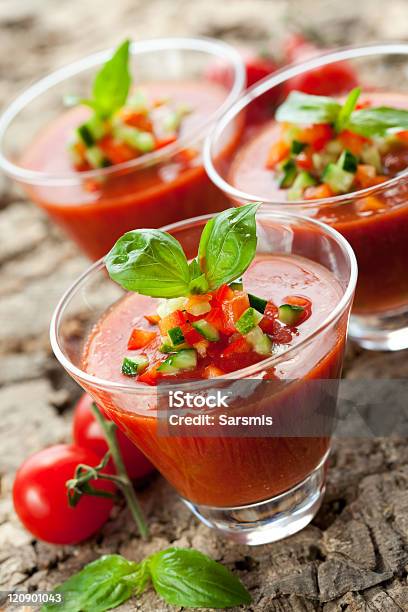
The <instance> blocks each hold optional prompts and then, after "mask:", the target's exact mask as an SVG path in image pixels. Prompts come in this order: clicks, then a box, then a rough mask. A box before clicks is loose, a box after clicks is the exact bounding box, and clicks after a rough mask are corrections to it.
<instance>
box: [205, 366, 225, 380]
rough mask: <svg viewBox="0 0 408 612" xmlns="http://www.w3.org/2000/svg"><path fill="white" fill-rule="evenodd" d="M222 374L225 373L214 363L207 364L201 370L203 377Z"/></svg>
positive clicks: (215, 376)
mask: <svg viewBox="0 0 408 612" xmlns="http://www.w3.org/2000/svg"><path fill="white" fill-rule="evenodd" d="M223 374H225V372H224V371H223V370H221V368H217V366H215V365H209V366H207V367H206V368H204V370H203V377H204V378H217V376H222V375H223Z"/></svg>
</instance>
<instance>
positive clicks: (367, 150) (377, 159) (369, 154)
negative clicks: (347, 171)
mask: <svg viewBox="0 0 408 612" xmlns="http://www.w3.org/2000/svg"><path fill="white" fill-rule="evenodd" d="M361 158H362V160H363V162H364V163H365V164H368V165H369V166H374V168H375V169H376V171H377V172H378V173H379V174H381V173H382V171H383V170H382V162H381V155H380V152H379V150H378V148H377V147H375V146H368V147H364V149H363V150H362V152H361Z"/></svg>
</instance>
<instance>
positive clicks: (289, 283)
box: [82, 255, 347, 507]
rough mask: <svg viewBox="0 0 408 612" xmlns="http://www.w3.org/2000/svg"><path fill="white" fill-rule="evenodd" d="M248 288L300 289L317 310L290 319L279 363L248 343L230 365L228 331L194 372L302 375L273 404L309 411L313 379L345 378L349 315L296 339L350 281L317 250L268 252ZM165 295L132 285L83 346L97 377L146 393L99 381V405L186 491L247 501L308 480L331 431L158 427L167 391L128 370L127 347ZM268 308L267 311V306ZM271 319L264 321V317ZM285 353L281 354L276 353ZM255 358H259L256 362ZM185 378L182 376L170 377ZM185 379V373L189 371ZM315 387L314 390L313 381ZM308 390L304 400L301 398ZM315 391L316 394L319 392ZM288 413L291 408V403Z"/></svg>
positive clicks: (209, 498) (152, 354) (228, 501)
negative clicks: (119, 390) (121, 391)
mask: <svg viewBox="0 0 408 612" xmlns="http://www.w3.org/2000/svg"><path fill="white" fill-rule="evenodd" d="M243 281H244V288H245V291H248V292H249V293H253V294H255V295H257V296H259V297H260V298H264V299H265V300H268V301H273V302H274V303H275V304H282V303H284V302H285V301H287V296H288V295H297V296H300V297H301V298H302V299H303V300H305V301H306V302H307V303H309V304H310V305H311V308H310V309H309V311H308V318H307V319H306V320H304V321H303V322H302V323H301V324H299V325H298V327H296V328H293V327H292V328H290V330H289V331H290V333H289V336H287V337H283V336H279V337H280V338H281V343H279V341H278V343H277V344H276V345H274V346H275V348H274V352H275V351H276V353H279V352H280V353H282V352H284V351H285V350H286V349H288V348H289V347H291V346H293V347H294V352H293V351H292V353H291V356H289V355H288V358H287V359H284V360H282V361H281V362H279V363H278V364H277V365H276V366H275V367H269V368H265V369H264V370H262V360H263V359H264V358H263V357H261V356H260V355H257V356H256V357H253V359H252V360H251V359H249V358H248V355H246V357H245V356H244V355H242V354H240V353H239V352H238V353H237V354H236V355H235V360H234V361H233V362H232V365H231V362H229V364H230V365H229V366H228V364H226V361H227V360H226V357H225V355H224V356H223V348H224V347H223V346H220V343H221V340H220V341H219V342H216V343H214V348H213V349H212V352H211V354H210V356H209V357H207V358H206V359H207V360H204V362H203V363H202V364H201V365H199V366H198V367H197V368H196V370H194V371H192V372H189V375H190V376H192V377H194V378H195V379H200V378H202V371H203V370H202V367H203V365H205V366H206V367H207V368H208V366H209V365H211V366H215V367H217V368H223V370H224V371H229V372H231V370H232V371H234V370H235V371H236V377H235V378H236V379H240V378H241V377H240V374H239V369H240V368H242V367H243V366H248V365H249V364H250V363H252V364H253V363H257V362H259V363H258V364H257V367H259V372H262V375H261V377H264V378H273V379H275V380H277V381H293V380H294V379H296V381H295V383H294V386H291V385H292V383H289V384H288V385H286V384H284V385H283V386H284V387H285V390H284V394H283V396H281V395H280V394H277V395H274V397H273V398H272V402H273V407H272V412H273V414H276V413H275V411H277V412H279V411H280V410H282V411H283V408H284V407H286V408H287V406H288V404H287V402H288V399H289V400H292V403H291V405H292V407H293V411H294V412H293V413H292V414H291V415H287V416H286V417H285V418H288V416H289V417H290V418H291V419H294V420H296V418H297V416H302V418H305V417H307V415H308V413H309V411H313V409H315V408H316V406H315V401H314V395H313V392H311V391H310V389H309V387H308V384H307V383H308V382H309V381H311V380H318V379H338V378H339V377H340V374H341V364H342V356H343V349H344V343H345V335H346V326H347V315H344V316H343V317H342V318H341V319H340V320H339V322H338V323H337V324H336V325H335V326H329V327H328V328H327V329H326V331H321V332H320V333H319V334H318V335H316V337H315V338H313V339H312V341H311V342H309V343H306V344H304V345H303V346H302V348H301V350H299V351H298V352H296V344H298V343H299V342H301V341H302V340H304V339H305V338H306V337H307V336H309V335H310V334H311V333H312V332H313V331H315V330H317V329H318V328H319V327H320V326H321V325H322V324H323V323H324V321H325V320H326V319H327V318H328V317H329V316H330V315H331V314H332V312H333V310H334V309H335V307H336V306H337V305H338V303H339V301H340V300H341V297H342V295H343V290H342V288H341V286H340V284H339V282H338V281H337V280H336V279H335V277H334V276H333V274H332V273H331V272H329V271H328V270H327V269H326V268H324V267H323V266H321V265H320V264H317V263H315V262H313V261H311V260H309V259H305V258H302V257H299V256H295V255H293V256H291V255H258V256H257V257H256V258H255V259H254V261H253V262H252V264H251V266H250V267H249V269H248V270H247V272H246V273H245V274H244V279H243ZM156 307H157V300H154V299H152V298H149V297H144V296H141V295H138V294H127V295H126V296H125V297H124V298H123V299H121V300H120V301H119V302H117V303H116V304H115V305H113V306H112V307H111V308H110V309H109V310H108V311H107V312H106V313H105V315H104V316H103V317H102V318H101V320H100V321H99V323H98V324H97V325H96V326H95V328H94V329H93V331H92V332H91V334H90V336H89V339H88V342H87V345H86V348H85V351H84V355H83V364H82V366H83V369H84V370H85V371H86V372H87V373H88V374H91V375H93V376H97V377H99V378H102V379H105V380H109V381H113V382H120V383H124V384H126V383H127V384H131V385H132V384H134V385H135V387H138V388H139V389H140V390H141V392H142V394H141V395H140V399H139V397H138V395H137V394H134V395H133V394H128V395H127V396H126V400H124V401H123V402H122V401H119V399H118V397H119V396H118V395H115V394H114V393H113V392H109V391H103V390H98V389H96V388H95V387H93V388H92V393H93V395H94V396H97V400H98V404H100V405H101V406H103V409H104V410H105V411H106V413H107V414H108V415H109V416H110V417H111V418H112V419H113V420H114V421H115V422H116V423H117V424H118V425H119V426H120V427H121V428H122V429H123V430H124V431H125V432H126V434H127V435H128V437H129V438H131V439H132V440H133V441H134V442H135V444H136V445H137V446H138V447H139V448H140V449H141V450H142V451H143V452H144V453H145V454H146V456H147V457H148V458H149V459H150V460H151V461H152V463H153V464H154V465H155V466H156V467H157V468H158V469H159V470H160V472H161V473H162V474H163V475H164V476H165V477H166V478H167V479H168V480H169V481H170V483H171V484H172V485H173V486H174V487H175V488H176V489H177V491H178V492H179V493H180V494H181V495H182V496H183V497H185V498H186V499H188V500H190V501H192V502H194V503H198V504H205V505H209V506H216V507H226V506H240V505H245V504H249V503H253V502H257V501H261V500H265V499H268V498H271V497H273V496H275V495H277V494H279V493H281V492H283V491H286V490H288V489H290V488H291V487H293V486H294V485H296V484H297V483H300V482H301V481H302V480H304V478H306V476H308V475H309V474H310V472H311V471H312V470H313V469H314V468H315V467H316V466H317V465H319V463H320V462H321V460H322V459H323V458H324V457H325V455H326V453H327V451H328V448H329V437H327V435H326V434H324V435H321V436H314V437H305V436H303V437H295V436H293V437H285V438H283V437H226V436H222V435H218V433H217V435H216V436H214V437H203V436H201V437H200V436H198V435H195V434H194V436H193V437H181V436H177V435H171V436H163V435H160V434H159V433H158V424H157V420H156V410H157V405H156V402H157V394H156V392H155V388H154V387H152V386H150V387H149V386H148V385H146V384H143V383H140V382H138V381H136V380H135V379H129V377H126V376H125V375H124V374H122V371H121V367H122V361H123V358H124V356H128V355H129V349H128V339H129V337H130V335H131V332H132V330H133V329H134V328H135V327H137V328H138V329H142V330H143V329H145V330H149V331H151V330H152V329H154V327H153V326H152V325H151V324H149V323H148V321H147V320H146V319H145V316H146V315H152V314H154V313H155V311H156ZM265 312H266V311H265ZM261 326H262V324H261ZM138 353H144V354H145V355H147V357H149V358H152V359H153V360H155V359H156V358H157V356H158V355H161V357H162V358H163V355H162V354H161V353H159V352H158V343H155V342H152V343H151V344H149V345H148V346H146V347H144V348H143V349H140V350H139V351H132V354H138ZM276 353H275V354H276ZM248 359H249V361H248ZM168 378H169V379H171V380H173V381H174V380H177V375H173V376H168ZM184 378H185V376H184ZM308 389H309V390H308ZM297 393H300V394H301V397H302V399H301V400H299V402H297V401H296V398H297V397H299V396H298V395H297ZM309 393H310V394H309ZM283 412H284V411H283Z"/></svg>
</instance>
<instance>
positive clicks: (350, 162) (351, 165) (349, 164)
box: [337, 149, 358, 173]
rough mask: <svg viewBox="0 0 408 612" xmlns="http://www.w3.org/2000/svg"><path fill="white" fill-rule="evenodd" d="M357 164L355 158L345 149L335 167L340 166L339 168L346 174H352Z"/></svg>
mask: <svg viewBox="0 0 408 612" xmlns="http://www.w3.org/2000/svg"><path fill="white" fill-rule="evenodd" d="M357 163H358V160H357V157H356V156H355V155H353V154H352V153H350V151H348V150H347V149H345V150H344V151H343V153H342V154H341V155H340V157H339V159H338V162H337V165H338V166H340V168H342V169H343V170H345V171H346V172H353V173H354V172H356V170H357Z"/></svg>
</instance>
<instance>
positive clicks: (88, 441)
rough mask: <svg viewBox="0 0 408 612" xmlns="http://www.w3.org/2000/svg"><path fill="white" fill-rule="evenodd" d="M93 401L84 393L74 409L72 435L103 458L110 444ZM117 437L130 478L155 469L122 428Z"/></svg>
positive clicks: (78, 443) (144, 474)
mask: <svg viewBox="0 0 408 612" xmlns="http://www.w3.org/2000/svg"><path fill="white" fill-rule="evenodd" d="M92 402H93V399H92V397H91V396H90V395H88V394H87V393H84V394H83V396H82V397H81V399H80V400H79V401H78V403H77V405H76V408H75V411H74V419H73V423H72V436H73V438H74V442H75V444H77V445H78V446H82V447H84V448H89V449H90V450H91V451H92V452H94V453H96V454H97V455H98V457H99V458H102V457H103V456H104V455H105V454H106V452H107V451H108V444H107V442H106V440H105V437H104V435H103V431H102V429H101V428H100V426H99V424H98V422H97V421H96V419H95V417H94V415H93V414H92V410H91V404H92ZM116 438H117V441H118V444H119V448H120V450H121V453H122V457H123V461H124V462H125V467H126V471H127V473H128V475H129V478H131V479H132V480H134V479H136V478H143V477H144V476H147V474H150V473H151V472H152V471H153V470H154V467H153V466H152V464H151V463H150V461H149V460H148V459H146V457H145V456H144V455H143V453H142V452H141V451H140V450H139V449H138V448H137V446H135V445H134V444H133V442H131V441H130V440H129V438H127V437H126V436H125V434H124V433H123V432H122V431H121V430H120V429H117V430H116Z"/></svg>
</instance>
